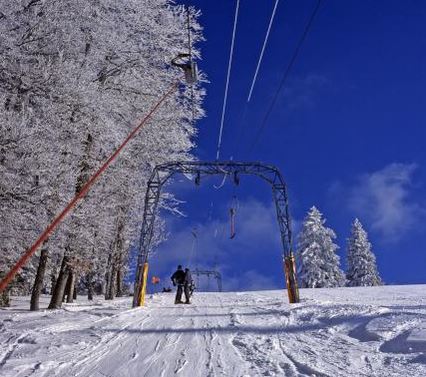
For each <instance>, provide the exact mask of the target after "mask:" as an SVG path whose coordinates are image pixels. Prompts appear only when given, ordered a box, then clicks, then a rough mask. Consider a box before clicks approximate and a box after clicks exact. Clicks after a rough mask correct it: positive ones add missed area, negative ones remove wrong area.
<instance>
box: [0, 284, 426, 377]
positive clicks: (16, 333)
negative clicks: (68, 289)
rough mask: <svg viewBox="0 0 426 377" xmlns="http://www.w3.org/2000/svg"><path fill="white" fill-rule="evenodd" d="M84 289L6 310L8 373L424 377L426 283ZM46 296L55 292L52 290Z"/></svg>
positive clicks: (0, 368) (0, 369)
mask: <svg viewBox="0 0 426 377" xmlns="http://www.w3.org/2000/svg"><path fill="white" fill-rule="evenodd" d="M301 298H302V301H301V303H300V304H293V305H289V304H288V303H287V298H286V294H285V292H284V291H259V292H244V293H231V292H229V293H196V294H195V296H194V298H193V304H192V305H174V304H173V301H174V294H172V293H168V294H167V293H163V294H156V295H152V296H150V297H149V298H148V300H147V305H146V307H144V308H137V309H129V307H130V302H131V299H130V298H121V299H117V300H114V301H112V302H111V301H109V302H106V301H103V300H102V299H100V298H98V299H96V300H95V301H94V302H93V303H88V302H87V301H86V300H82V299H79V300H78V303H76V304H68V305H67V304H65V305H64V309H63V310H54V311H44V310H42V311H40V312H36V313H32V312H29V311H28V310H27V308H28V299H27V298H25V299H24V298H14V299H13V302H12V305H13V306H12V307H11V308H8V309H5V310H0V319H1V325H0V344H1V352H0V375H1V376H2V377H9V376H94V377H96V376H110V377H115V376H117V377H118V376H120V377H121V376H156V377H157V376H174V375H178V376H191V377H192V376H203V377H204V376H232V377H234V376H333V377H334V376H410V377H413V376H423V377H424V376H426V285H423V286H422V285H417V286H385V287H371V288H329V289H326V288H324V289H303V290H301ZM44 300H45V301H46V302H47V297H45V298H44Z"/></svg>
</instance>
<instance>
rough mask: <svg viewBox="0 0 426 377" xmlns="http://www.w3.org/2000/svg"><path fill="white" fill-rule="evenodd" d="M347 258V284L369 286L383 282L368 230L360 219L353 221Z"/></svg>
mask: <svg viewBox="0 0 426 377" xmlns="http://www.w3.org/2000/svg"><path fill="white" fill-rule="evenodd" d="M347 258H348V269H347V271H346V279H347V283H346V284H347V285H348V286H350V287H356V286H363V287H367V286H374V285H381V284H382V280H381V278H380V275H379V272H378V270H377V264H376V257H375V256H374V254H373V252H372V250H371V243H370V242H369V241H368V235H367V232H366V231H365V230H364V228H363V226H362V224H361V222H360V221H359V220H358V219H355V220H354V222H353V223H352V228H351V234H350V237H349V238H348V243H347Z"/></svg>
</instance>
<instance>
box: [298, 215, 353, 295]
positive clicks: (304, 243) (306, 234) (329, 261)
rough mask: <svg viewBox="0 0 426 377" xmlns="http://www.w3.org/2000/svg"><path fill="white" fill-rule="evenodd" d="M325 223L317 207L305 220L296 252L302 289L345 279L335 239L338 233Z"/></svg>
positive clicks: (333, 283)
mask: <svg viewBox="0 0 426 377" xmlns="http://www.w3.org/2000/svg"><path fill="white" fill-rule="evenodd" d="M325 222H326V220H325V219H324V218H323V217H322V214H321V212H320V211H319V210H318V209H317V208H316V207H312V208H311V209H310V210H309V212H308V214H307V215H306V218H305V219H304V221H303V225H302V230H301V232H300V234H299V236H298V245H297V252H296V256H297V259H298V264H299V271H298V278H299V281H300V286H301V287H302V288H323V287H339V286H342V285H343V284H344V282H345V278H344V274H343V272H342V271H341V270H340V267H339V264H340V258H339V256H338V255H337V254H336V251H337V249H338V248H339V246H337V245H336V244H335V243H334V242H333V240H334V239H336V234H335V233H334V231H333V230H332V229H330V228H327V227H326V226H325V225H324V224H325Z"/></svg>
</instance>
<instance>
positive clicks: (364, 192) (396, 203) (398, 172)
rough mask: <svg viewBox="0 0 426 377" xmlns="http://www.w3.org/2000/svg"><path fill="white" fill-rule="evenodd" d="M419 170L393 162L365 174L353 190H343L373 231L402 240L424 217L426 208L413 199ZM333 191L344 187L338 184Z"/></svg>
mask: <svg viewBox="0 0 426 377" xmlns="http://www.w3.org/2000/svg"><path fill="white" fill-rule="evenodd" d="M416 169H417V165H416V164H402V163H392V164H389V165H387V166H385V167H384V168H383V169H381V170H378V171H376V172H373V173H369V174H363V175H362V176H360V177H359V178H358V179H357V180H356V184H355V186H354V187H352V188H351V189H349V190H345V189H343V191H344V192H345V193H346V194H347V197H348V206H349V208H350V209H351V210H352V211H353V212H354V215H357V216H360V217H361V218H364V219H366V220H367V221H369V223H370V225H371V228H372V229H373V230H375V231H377V232H378V233H380V234H381V235H382V236H383V237H384V239H385V240H387V241H397V240H399V239H400V238H401V237H402V236H403V235H405V234H406V232H408V231H410V230H412V229H413V227H414V225H415V224H417V223H418V222H419V221H421V219H422V218H423V216H424V215H425V209H424V208H422V206H421V205H420V204H419V203H418V202H416V201H415V199H414V198H413V189H414V187H413V175H414V172H415V170H416ZM339 186H340V187H339ZM333 190H334V191H338V190H342V187H341V185H339V184H337V185H335V186H334V187H333Z"/></svg>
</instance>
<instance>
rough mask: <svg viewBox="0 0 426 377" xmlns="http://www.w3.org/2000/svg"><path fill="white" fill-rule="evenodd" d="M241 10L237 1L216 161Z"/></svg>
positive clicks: (218, 148) (238, 0) (220, 143)
mask: <svg viewBox="0 0 426 377" xmlns="http://www.w3.org/2000/svg"><path fill="white" fill-rule="evenodd" d="M239 8H240V0H237V5H236V7H235V15H234V27H233V30H232V40H231V49H230V51H229V61H228V72H227V75H226V84H225V94H224V97H223V105H222V117H221V120H220V129H219V139H218V142H217V151H216V160H219V157H220V147H221V145H222V134H223V124H224V120H225V112H226V102H227V100H228V88H229V77H230V76H231V68H232V57H233V55H234V42H235V34H236V30H237V22H238V11H239Z"/></svg>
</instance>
